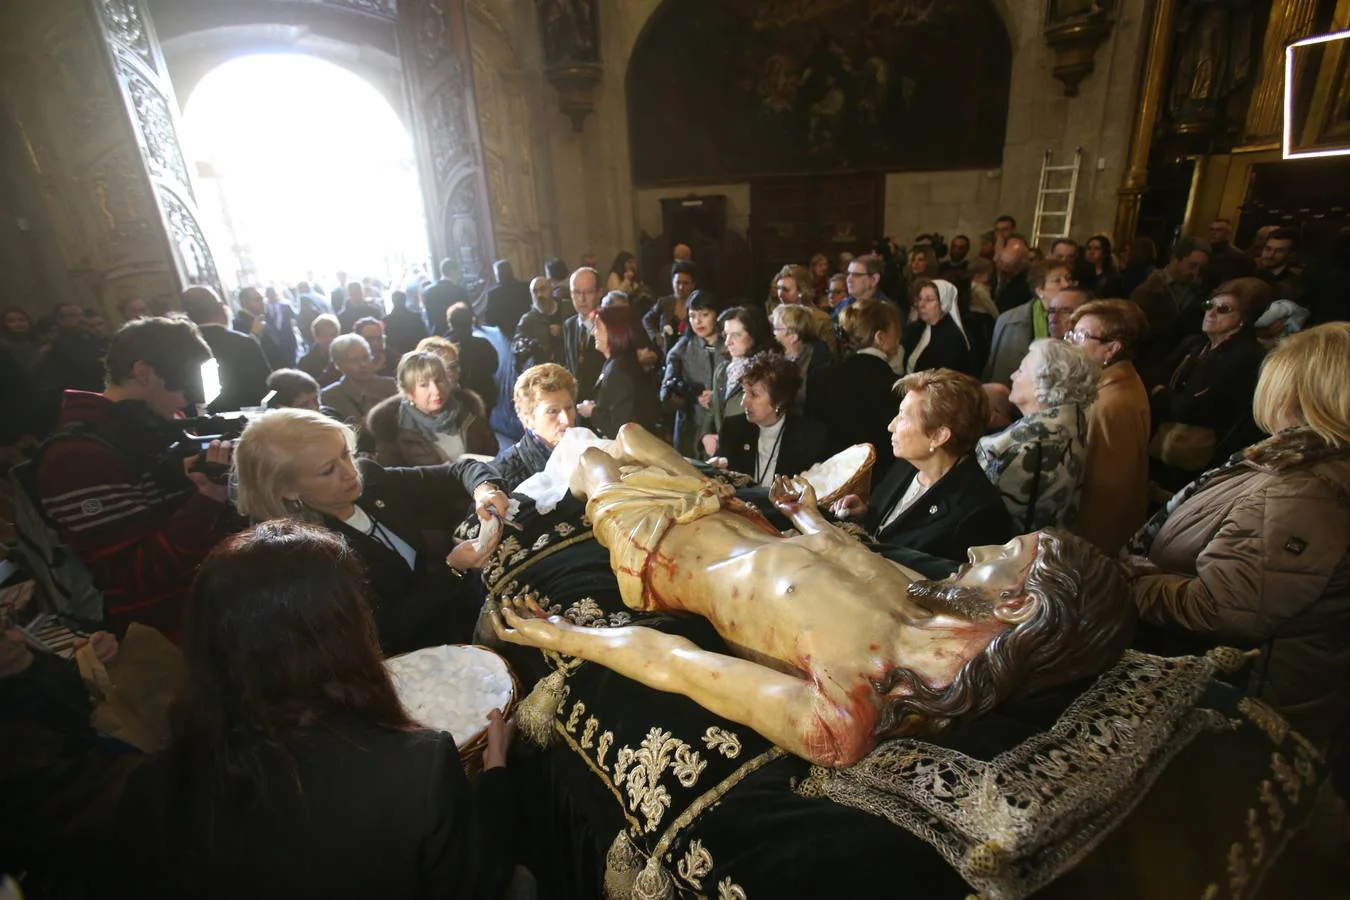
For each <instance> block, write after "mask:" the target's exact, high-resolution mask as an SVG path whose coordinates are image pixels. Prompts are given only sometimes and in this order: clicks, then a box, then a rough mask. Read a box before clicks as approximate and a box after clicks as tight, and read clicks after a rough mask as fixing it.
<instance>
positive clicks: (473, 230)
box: [398, 0, 495, 292]
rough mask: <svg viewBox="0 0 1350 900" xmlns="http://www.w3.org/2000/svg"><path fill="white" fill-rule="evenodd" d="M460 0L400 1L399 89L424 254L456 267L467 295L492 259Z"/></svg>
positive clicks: (481, 281)
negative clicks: (423, 223)
mask: <svg viewBox="0 0 1350 900" xmlns="http://www.w3.org/2000/svg"><path fill="white" fill-rule="evenodd" d="M466 29H467V26H466V23H465V19H464V7H463V3H462V2H461V0H400V2H399V3H398V38H399V56H400V57H401V59H402V63H403V79H404V85H405V86H406V88H407V91H406V93H407V96H408V109H409V111H410V114H411V119H412V126H413V140H414V143H415V146H416V149H417V157H418V168H419V170H420V173H421V181H422V196H423V201H424V205H425V207H426V213H427V227H428V230H429V231H430V235H429V237H430V244H431V248H432V253H433V254H435V255H436V257H437V258H438V259H439V258H442V257H449V258H452V259H456V260H458V261H459V264H460V267H461V269H462V270H463V272H464V278H465V282H466V286H468V287H469V289H470V291H471V292H472V291H476V290H479V289H481V287H482V286H483V284H484V283H485V282H486V276H487V273H488V267H489V265H490V264H491V262H492V260H493V258H494V255H495V241H494V238H493V232H492V215H491V212H490V210H489V207H488V200H487V198H488V189H487V180H486V171H485V166H484V161H483V151H482V147H481V145H480V139H479V130H478V119H477V108H476V104H475V98H474V90H473V72H472V62H471V57H470V56H469V49H468V36H467V30H466Z"/></svg>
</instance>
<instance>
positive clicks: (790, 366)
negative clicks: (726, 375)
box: [741, 352, 802, 411]
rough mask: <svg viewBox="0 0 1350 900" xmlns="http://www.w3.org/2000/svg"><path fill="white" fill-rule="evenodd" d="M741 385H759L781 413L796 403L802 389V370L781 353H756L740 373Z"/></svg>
mask: <svg viewBox="0 0 1350 900" xmlns="http://www.w3.org/2000/svg"><path fill="white" fill-rule="evenodd" d="M741 384H742V385H745V386H749V385H751V384H761V385H763V386H764V390H765V391H767V392H768V394H769V402H770V403H772V404H773V405H774V408H775V409H777V410H779V411H783V410H786V409H788V408H789V407H790V406H792V404H793V403H796V402H797V394H798V393H799V392H800V391H801V389H802V370H801V369H800V368H799V367H798V366H797V364H796V363H795V362H793V361H792V360H790V359H788V358H787V357H785V356H783V355H782V354H781V353H773V352H768V353H756V354H755V355H754V356H752V357H751V358H750V363H749V364H748V365H747V366H746V367H745V371H744V372H743V373H741Z"/></svg>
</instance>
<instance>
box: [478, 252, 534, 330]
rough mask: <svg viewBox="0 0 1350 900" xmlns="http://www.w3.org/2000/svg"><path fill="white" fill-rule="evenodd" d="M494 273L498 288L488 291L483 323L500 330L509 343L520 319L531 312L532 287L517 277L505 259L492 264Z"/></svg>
mask: <svg viewBox="0 0 1350 900" xmlns="http://www.w3.org/2000/svg"><path fill="white" fill-rule="evenodd" d="M492 273H493V275H494V276H495V277H496V279H497V286H496V287H495V288H493V289H492V290H490V291H488V296H487V312H486V313H485V314H484V316H483V321H484V324H487V325H491V326H493V327H494V328H498V329H500V330H501V333H502V334H504V335H506V339H507V340H508V341H509V340H513V339H514V338H515V336H516V325H517V324H518V323H519V322H520V317H521V316H523V315H525V313H527V312H529V311H530V305H531V299H530V286H529V285H528V284H526V283H525V282H523V281H521V280H520V279H519V278H517V277H516V274H515V272H514V271H513V270H512V269H511V263H509V262H508V261H506V260H504V259H499V260H497V261H496V262H495V263H493V264H492Z"/></svg>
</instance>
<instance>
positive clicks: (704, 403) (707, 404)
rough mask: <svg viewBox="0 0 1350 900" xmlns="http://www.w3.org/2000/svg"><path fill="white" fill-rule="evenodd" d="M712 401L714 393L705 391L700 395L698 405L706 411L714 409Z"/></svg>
mask: <svg viewBox="0 0 1350 900" xmlns="http://www.w3.org/2000/svg"><path fill="white" fill-rule="evenodd" d="M712 400H713V392H712V391H704V392H703V393H701V394H699V395H698V405H699V406H701V407H703V408H704V409H710V408H711V407H712Z"/></svg>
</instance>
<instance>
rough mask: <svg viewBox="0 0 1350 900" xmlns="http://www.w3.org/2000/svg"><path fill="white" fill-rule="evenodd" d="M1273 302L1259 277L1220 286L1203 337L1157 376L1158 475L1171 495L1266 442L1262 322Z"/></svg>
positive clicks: (1208, 307)
mask: <svg viewBox="0 0 1350 900" xmlns="http://www.w3.org/2000/svg"><path fill="white" fill-rule="evenodd" d="M1272 299H1273V294H1272V292H1271V289H1270V285H1268V284H1266V283H1265V282H1264V281H1262V280H1261V279H1259V278H1237V279H1234V280H1232V281H1228V282H1225V283H1224V284H1221V285H1219V287H1218V289H1217V290H1216V291H1215V292H1214V293H1213V295H1212V296H1211V297H1210V298H1209V299H1208V300H1206V301H1205V318H1204V322H1203V324H1202V325H1201V333H1200V334H1197V335H1193V336H1191V337H1188V338H1186V339H1185V340H1184V341H1182V342H1181V346H1179V347H1178V348H1177V349H1176V351H1175V352H1174V353H1173V354H1172V356H1171V358H1169V359H1168V360H1167V361H1166V362H1165V363H1163V365H1162V366H1161V367H1160V368H1159V369H1158V370H1157V371H1156V372H1154V373H1153V377H1152V379H1151V384H1152V388H1151V389H1150V391H1149V393H1150V396H1151V397H1152V401H1151V402H1152V410H1153V441H1152V444H1151V445H1150V447H1149V454H1150V455H1151V456H1152V462H1151V472H1150V475H1151V477H1152V479H1153V481H1154V482H1156V483H1157V484H1158V485H1159V486H1160V487H1161V488H1162V489H1163V490H1165V491H1167V492H1171V491H1176V490H1180V489H1181V488H1182V487H1183V486H1184V485H1186V484H1187V483H1188V482H1190V481H1192V480H1194V479H1195V478H1196V477H1197V476H1199V475H1200V474H1201V473H1202V472H1204V471H1205V470H1206V469H1208V468H1209V467H1210V465H1212V464H1213V463H1214V462H1215V461H1218V460H1222V459H1224V458H1226V457H1227V456H1228V455H1229V454H1231V453H1233V452H1235V451H1237V450H1239V449H1241V448H1243V447H1245V446H1247V445H1248V444H1250V443H1252V442H1253V441H1254V440H1256V439H1258V438H1259V437H1260V431H1259V430H1258V429H1257V428H1256V425H1255V423H1254V422H1253V421H1252V412H1251V406H1252V396H1253V395H1254V394H1255V393H1256V382H1257V379H1258V378H1259V377H1260V375H1261V361H1262V360H1263V359H1264V358H1265V354H1266V351H1265V348H1264V347H1262V346H1261V342H1260V341H1259V340H1257V336H1256V320H1257V319H1259V318H1261V314H1262V313H1263V312H1265V310H1266V307H1268V306H1270V303H1271V301H1272Z"/></svg>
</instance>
